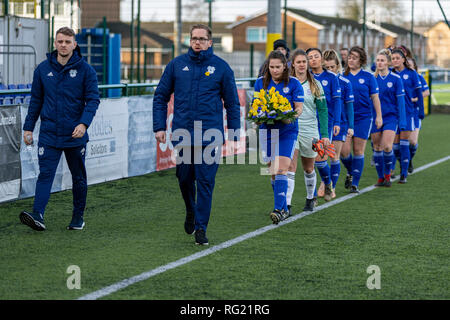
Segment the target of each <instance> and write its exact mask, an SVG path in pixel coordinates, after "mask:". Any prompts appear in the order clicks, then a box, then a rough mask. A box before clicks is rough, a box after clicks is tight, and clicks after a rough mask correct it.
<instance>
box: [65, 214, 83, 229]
mask: <svg viewBox="0 0 450 320" xmlns="http://www.w3.org/2000/svg"><path fill="white" fill-rule="evenodd" d="M85 225H86V223H84V219H83V216H80V215H78V214H77V215H75V214H74V215H72V221H71V222H70V224H69V225H68V226H67V230H83V228H84V226H85Z"/></svg>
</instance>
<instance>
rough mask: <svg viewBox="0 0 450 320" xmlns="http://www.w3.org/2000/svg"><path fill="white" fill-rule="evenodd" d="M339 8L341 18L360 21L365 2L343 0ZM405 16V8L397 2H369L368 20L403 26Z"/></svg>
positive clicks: (383, 0)
mask: <svg viewBox="0 0 450 320" xmlns="http://www.w3.org/2000/svg"><path fill="white" fill-rule="evenodd" d="M340 3H341V6H340V8H339V14H340V16H342V17H344V18H348V19H353V20H357V21H360V20H361V19H362V18H363V14H364V12H363V8H364V6H363V0H342V1H341V2H340ZM405 16H408V15H407V14H406V15H405V8H404V7H403V5H402V2H401V1H397V0H367V2H366V19H367V20H368V21H375V22H387V23H396V24H401V23H402V22H403V21H404V19H405Z"/></svg>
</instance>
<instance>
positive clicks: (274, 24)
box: [266, 0, 281, 56]
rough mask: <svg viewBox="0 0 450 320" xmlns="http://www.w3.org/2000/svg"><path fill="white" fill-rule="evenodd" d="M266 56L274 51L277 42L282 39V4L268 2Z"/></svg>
mask: <svg viewBox="0 0 450 320" xmlns="http://www.w3.org/2000/svg"><path fill="white" fill-rule="evenodd" d="M267 7H268V12H267V40H266V56H267V55H269V53H270V52H271V51H272V50H273V43H274V42H275V40H278V39H280V38H281V2H280V0H268V6H267Z"/></svg>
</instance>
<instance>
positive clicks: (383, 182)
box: [375, 178, 386, 187]
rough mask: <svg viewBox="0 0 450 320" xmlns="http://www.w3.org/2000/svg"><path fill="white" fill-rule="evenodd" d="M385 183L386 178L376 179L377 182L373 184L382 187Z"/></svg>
mask: <svg viewBox="0 0 450 320" xmlns="http://www.w3.org/2000/svg"><path fill="white" fill-rule="evenodd" d="M385 185H386V180H384V179H380V178H379V179H378V182H377V183H376V184H375V187H384V186H385Z"/></svg>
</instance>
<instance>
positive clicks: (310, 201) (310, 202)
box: [303, 198, 314, 211]
mask: <svg viewBox="0 0 450 320" xmlns="http://www.w3.org/2000/svg"><path fill="white" fill-rule="evenodd" d="M303 211H314V198H312V199H306V203H305V207H304V208H303Z"/></svg>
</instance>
